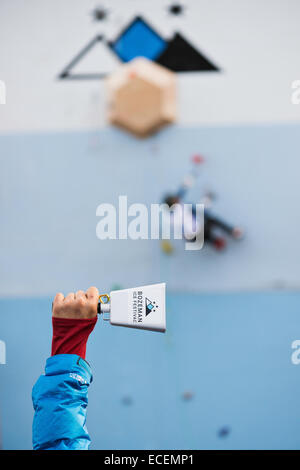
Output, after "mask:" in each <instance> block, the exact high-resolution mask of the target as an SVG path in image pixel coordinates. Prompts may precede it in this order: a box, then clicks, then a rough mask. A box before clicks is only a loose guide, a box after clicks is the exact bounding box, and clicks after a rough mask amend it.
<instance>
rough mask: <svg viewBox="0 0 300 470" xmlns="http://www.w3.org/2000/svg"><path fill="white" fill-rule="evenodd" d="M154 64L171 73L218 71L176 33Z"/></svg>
mask: <svg viewBox="0 0 300 470" xmlns="http://www.w3.org/2000/svg"><path fill="white" fill-rule="evenodd" d="M155 62H157V63H158V64H160V65H163V66H164V67H167V68H168V69H170V70H173V72H204V71H214V72H217V71H219V70H220V69H219V68H218V67H217V66H216V65H214V64H213V63H212V62H210V60H208V59H207V58H206V57H205V56H204V55H203V54H201V52H199V51H197V49H195V47H194V46H192V45H191V44H190V43H189V42H188V41H187V40H186V39H185V38H184V37H183V36H181V34H179V33H176V34H175V35H174V37H173V38H172V39H171V40H170V41H169V43H168V46H167V48H166V49H165V50H164V51H163V53H162V54H161V55H160V57H158V58H157V59H156V60H155Z"/></svg>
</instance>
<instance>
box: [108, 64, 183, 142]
mask: <svg viewBox="0 0 300 470" xmlns="http://www.w3.org/2000/svg"><path fill="white" fill-rule="evenodd" d="M107 88H108V94H109V108H108V121H109V122H110V123H111V124H114V125H116V126H119V127H122V128H124V129H126V130H128V131H129V132H131V133H133V134H135V135H136V136H138V137H147V136H148V135H150V134H153V133H154V132H156V131H157V130H158V129H160V128H161V127H163V126H164V125H166V124H170V123H172V122H174V121H175V119H176V79H175V74H174V73H173V72H171V71H170V70H168V69H166V68H165V67H162V66H161V65H157V64H155V63H154V62H152V61H151V60H148V59H145V58H142V57H138V58H136V59H134V60H132V61H131V62H128V63H127V64H124V65H122V66H121V67H120V68H119V69H118V70H117V71H116V72H114V73H113V74H112V75H110V76H109V78H108V79H107Z"/></svg>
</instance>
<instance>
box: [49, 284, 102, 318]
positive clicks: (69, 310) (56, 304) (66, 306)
mask: <svg viewBox="0 0 300 470" xmlns="http://www.w3.org/2000/svg"><path fill="white" fill-rule="evenodd" d="M98 300H99V291H98V289H97V288H96V287H90V288H89V289H88V290H87V291H86V292H83V291H82V290H79V291H77V292H76V293H75V294H74V293H73V292H71V293H70V294H68V295H67V296H66V297H64V295H63V294H61V293H58V294H56V296H55V298H54V301H53V304H52V315H53V318H74V319H90V318H95V317H97V308H98Z"/></svg>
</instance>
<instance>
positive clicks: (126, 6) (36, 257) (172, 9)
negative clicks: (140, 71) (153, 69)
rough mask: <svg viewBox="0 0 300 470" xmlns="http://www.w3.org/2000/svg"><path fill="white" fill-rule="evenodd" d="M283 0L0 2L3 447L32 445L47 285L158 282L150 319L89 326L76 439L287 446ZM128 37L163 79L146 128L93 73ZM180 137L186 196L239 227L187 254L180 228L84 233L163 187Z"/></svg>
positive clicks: (123, 49) (294, 227)
mask: <svg viewBox="0 0 300 470" xmlns="http://www.w3.org/2000/svg"><path fill="white" fill-rule="evenodd" d="M176 5H177V7H176ZM299 8H300V6H299V2H297V0H292V1H290V2H288V4H284V2H281V1H280V0H272V1H265V2H260V1H259V0H254V1H253V0H252V1H250V0H249V1H245V2H238V1H236V2H233V1H232V0H224V1H222V2H219V1H217V0H214V1H211V2H209V3H208V2H206V1H204V0H199V1H197V2H193V1H191V0H187V1H186V2H184V4H182V6H181V9H179V10H178V2H176V4H175V2H174V3H173V2H167V3H166V4H165V5H162V2H161V1H160V0H153V1H152V2H148V1H146V0H130V1H126V2H125V1H122V2H121V1H120V0H111V1H110V2H107V3H106V4H105V2H103V5H102V4H101V5H98V4H96V3H95V2H94V1H92V0H86V1H85V2H82V1H80V0H64V1H61V0H51V1H50V0H45V1H44V2H39V1H38V0H31V1H30V2H26V4H25V3H24V2H23V1H21V0H14V1H13V2H12V1H11V0H2V1H1V5H0V58H1V59H0V74H1V75H0V80H3V81H5V83H6V88H7V99H6V104H5V105H0V188H1V189H0V214H1V231H0V246H1V250H0V340H2V341H5V343H6V353H7V354H6V360H7V363H6V364H5V365H2V364H0V419H1V423H0V425H1V429H0V435H1V437H2V445H3V447H4V448H5V449H14V448H18V449H24V448H25V449H29V448H30V447H31V420H32V416H33V411H32V405H31V387H32V385H33V383H34V382H35V380H36V379H37V377H38V376H39V374H40V373H41V372H42V370H43V367H44V363H45V359H46V358H47V357H48V355H49V351H50V341H51V320H50V315H51V314H50V310H51V301H52V296H53V294H54V293H56V292H57V291H58V290H59V291H63V292H65V293H67V292H69V291H73V290H77V289H79V288H87V287H88V286H89V285H97V286H98V287H99V288H100V289H101V290H103V291H109V290H110V289H111V288H116V286H117V285H118V287H132V286H133V285H139V284H143V283H147V284H148V283H152V282H162V281H165V282H166V283H167V292H168V296H167V333H166V335H162V334H153V333H148V332H138V331H130V330H129V329H121V328H115V327H110V325H107V324H102V323H100V321H99V323H98V325H97V328H96V330H95V333H94V335H93V336H92V338H91V342H90V344H89V349H88V356H87V358H88V360H89V362H90V363H91V365H92V368H93V373H94V382H93V385H92V387H91V389H90V395H89V400H90V405H89V413H88V426H89V431H90V433H91V436H92V440H93V448H94V449H96V448H110V449H117V448H124V449H129V448H203V449H213V448H217V449H223V448H224V449H228V448H236V449H240V448H245V449H259V448H270V449H276V448H299V447H300V445H299V439H298V435H299V418H300V416H299V412H298V406H297V405H298V404H297V393H296V392H295V390H297V389H298V388H299V372H298V368H297V366H296V365H295V364H292V362H291V353H292V349H291V344H292V342H293V341H294V340H295V339H297V338H299V336H298V333H299V332H300V319H299V303H300V296H299V279H300V272H299V271H300V268H299V266H300V263H299V261H300V260H299V253H298V251H299V250H298V243H299V235H300V226H299V224H300V222H299V218H298V217H297V214H298V201H299V196H300V189H299V184H298V174H299V170H300V167H299V118H300V111H299V110H300V107H297V106H296V105H292V104H291V84H292V82H293V80H295V79H297V78H299V77H298V73H299V70H298V63H299V60H298V58H299V50H298V44H299V43H300V33H299V25H298V18H299V13H300V11H299ZM20 37H21V38H22V41H20ZM139 40H140V41H141V42H140V41H139ZM141 43H143V44H147V50H146V52H145V49H143V51H137V49H136V47H137V45H138V46H139V45H140V44H141ZM140 53H143V54H144V55H145V56H146V57H147V58H148V59H151V60H153V61H154V62H155V63H157V64H160V65H163V66H164V67H167V68H169V70H171V71H173V73H174V74H175V76H176V80H177V86H178V121H177V124H176V125H174V126H172V127H169V128H168V129H166V130H164V131H162V132H160V133H158V134H156V135H154V136H151V137H150V138H148V139H146V140H137V139H135V138H134V137H133V136H131V135H129V134H127V133H126V132H124V131H121V130H118V129H113V128H111V127H109V126H108V124H107V120H106V117H107V106H106V102H107V96H106V91H105V79H106V78H107V76H108V74H110V73H111V72H114V71H115V70H116V69H117V67H118V66H119V65H120V64H123V63H126V62H127V61H128V60H130V59H131V58H133V57H135V56H136V55H137V54H140ZM187 59H188V60H187ZM278 64H280V67H279V65H278ZM195 153H197V154H198V153H201V154H203V155H204V157H205V163H204V164H203V165H202V166H201V171H200V175H199V179H198V181H197V184H196V185H195V187H194V188H193V189H192V190H191V191H190V193H189V195H188V197H187V200H189V199H190V200H191V201H193V202H195V201H197V200H199V199H200V198H201V197H202V196H203V194H204V193H205V192H207V191H213V192H214V193H215V195H216V198H215V201H214V206H213V210H214V212H215V213H216V214H217V215H218V214H220V215H221V216H222V217H224V218H225V219H226V220H228V221H230V222H232V223H236V224H239V225H241V226H242V227H244V228H245V233H246V236H245V239H244V240H242V241H240V242H233V241H232V242H229V244H228V247H227V249H226V250H225V251H224V252H222V253H217V252H215V251H214V250H212V249H211V248H210V247H209V246H205V247H204V249H203V250H201V251H199V252H187V251H185V250H184V244H183V242H181V241H180V240H178V241H177V242H176V243H174V248H175V250H174V252H173V254H172V255H170V256H167V255H166V254H164V253H163V252H162V251H161V249H160V244H159V241H157V240H137V241H133V240H121V241H115V240H104V241H100V240H99V239H98V238H97V237H96V225H97V222H98V221H99V217H97V216H96V209H97V206H98V205H99V204H101V203H103V202H109V203H112V204H115V205H116V206H117V205H118V197H119V196H120V195H127V197H128V205H130V204H132V203H135V202H140V203H144V204H146V206H147V207H148V208H150V204H151V203H159V202H161V200H162V198H163V196H164V195H165V193H168V192H172V191H174V190H176V189H177V188H178V186H179V185H180V183H181V182H182V178H183V176H184V175H185V174H186V173H188V172H189V170H190V163H189V158H190V156H191V155H194V154H195ZM120 351H122V352H124V351H125V352H126V355H125V359H126V360H124V354H123V353H122V360H120Z"/></svg>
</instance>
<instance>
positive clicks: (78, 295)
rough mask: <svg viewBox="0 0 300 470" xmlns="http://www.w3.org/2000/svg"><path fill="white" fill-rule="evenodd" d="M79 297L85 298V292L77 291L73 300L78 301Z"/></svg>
mask: <svg viewBox="0 0 300 470" xmlns="http://www.w3.org/2000/svg"><path fill="white" fill-rule="evenodd" d="M80 297H85V298H86V295H85V292H83V290H78V291H77V292H76V294H75V299H79V298H80Z"/></svg>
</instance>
